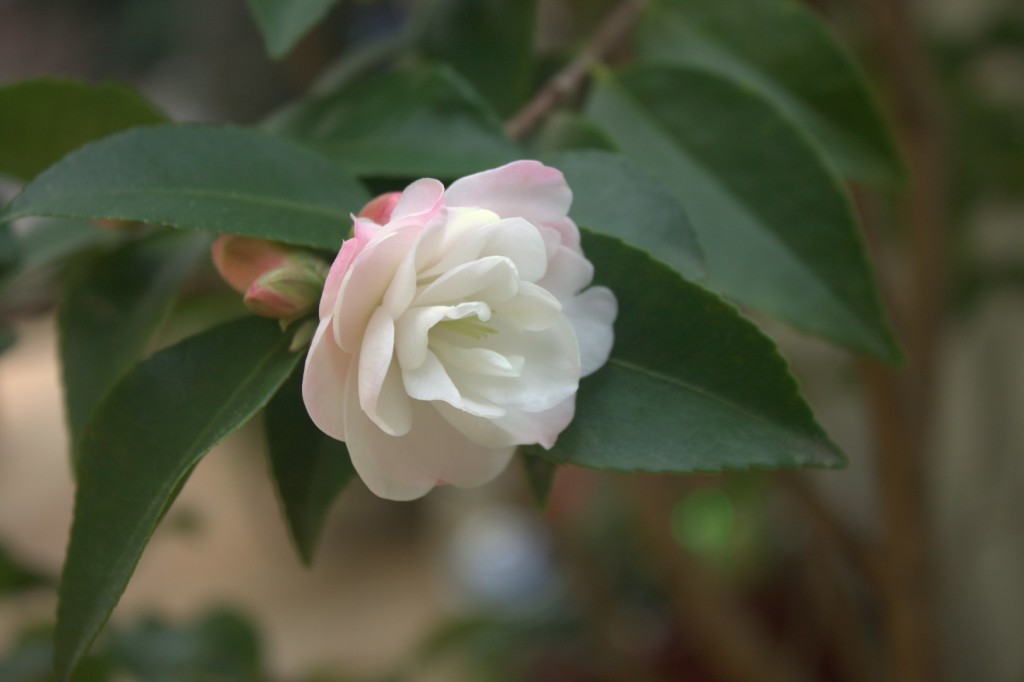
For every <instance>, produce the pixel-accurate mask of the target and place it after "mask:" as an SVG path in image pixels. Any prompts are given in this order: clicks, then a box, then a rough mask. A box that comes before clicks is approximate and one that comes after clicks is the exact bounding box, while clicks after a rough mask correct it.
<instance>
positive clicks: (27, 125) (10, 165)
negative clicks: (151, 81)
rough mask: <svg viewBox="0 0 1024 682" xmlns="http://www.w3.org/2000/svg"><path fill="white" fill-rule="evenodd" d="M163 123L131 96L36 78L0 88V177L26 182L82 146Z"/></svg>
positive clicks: (112, 88) (110, 87) (113, 87)
mask: <svg viewBox="0 0 1024 682" xmlns="http://www.w3.org/2000/svg"><path fill="white" fill-rule="evenodd" d="M166 120H167V118H166V117H165V116H164V115H163V114H162V113H160V112H159V111H157V109H156V108H154V107H153V105H152V104H150V103H149V102H148V101H147V100H146V99H145V98H143V97H142V96H141V95H139V94H138V93H137V92H135V91H134V90H131V89H129V88H126V87H124V86H122V85H117V84H115V83H100V84H97V85H90V84H88V83H81V82H78V81H72V80H62V79H55V78H40V79H36V80H29V81H23V82H21V83H15V84H14V85H8V86H6V87H3V88H0V174H7V175H10V176H11V177H13V178H16V179H18V180H23V181H28V180H31V179H32V178H33V177H35V176H36V174H38V173H39V172H40V171H42V170H43V169H44V168H46V167H47V166H49V165H50V164H52V163H54V162H55V161H57V160H58V159H60V158H61V157H62V156H64V155H65V154H67V153H68V152H70V151H72V150H73V149H77V148H78V147H80V146H82V145H83V144H85V143H86V142H91V141H93V140H98V139H99V138H101V137H106V136H107V135H110V134H111V133H115V132H117V131H119V130H123V129H125V128H132V127H134V126H142V125H153V124H156V123H163V122H165V121H166Z"/></svg>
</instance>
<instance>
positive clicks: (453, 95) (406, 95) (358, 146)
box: [265, 65, 521, 178]
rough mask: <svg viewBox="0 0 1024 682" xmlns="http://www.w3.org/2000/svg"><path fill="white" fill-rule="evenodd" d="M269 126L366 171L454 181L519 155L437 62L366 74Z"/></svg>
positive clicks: (458, 79)
mask: <svg viewBox="0 0 1024 682" xmlns="http://www.w3.org/2000/svg"><path fill="white" fill-rule="evenodd" d="M265 128H266V129H267V130H270V131H272V132H275V133H279V134H281V135H286V136H288V137H291V138H293V139H295V140H298V141H300V142H303V143H304V144H306V145H308V146H310V147H312V148H314V149H316V150H318V151H320V152H321V153H323V154H327V155H328V156H331V157H333V158H336V159H338V160H339V161H340V162H342V163H343V164H344V165H345V166H346V167H347V168H349V169H351V170H352V171H354V172H355V173H357V174H359V175H364V176H375V177H381V176H385V177H402V178H405V177H410V178H418V177H438V178H456V177H461V176H463V175H467V174H469V173H475V172H477V171H481V170H486V169H488V168H493V167H495V166H500V165H502V164H504V163H507V162H509V161H512V160H513V159H516V158H519V157H520V156H521V151H520V149H519V148H518V147H517V146H516V145H515V144H514V143H513V142H511V141H510V140H509V139H507V138H506V137H505V136H504V133H503V132H502V130H501V122H500V121H499V120H498V119H497V117H496V116H495V115H494V113H493V112H492V111H491V110H490V109H489V108H488V107H487V105H486V104H485V103H484V102H482V101H481V100H480V98H479V96H478V95H477V94H476V93H474V92H473V90H472V88H471V87H470V86H469V85H467V84H466V82H465V81H464V80H463V79H462V78H461V77H460V76H458V74H456V73H455V72H453V71H452V70H451V69H450V68H448V67H446V66H439V65H425V66H418V67H413V68H407V69H403V70H399V71H392V72H388V73H383V74H379V75H376V76H373V77H369V78H364V79H361V80H359V81H356V82H355V83H352V84H351V85H349V86H348V87H345V88H343V89H341V90H339V91H337V92H334V93H331V94H327V95H319V96H316V97H313V98H310V99H307V100H305V101H301V102H298V103H296V104H295V105H293V106H291V107H289V108H287V109H285V110H283V111H281V112H280V113H279V114H277V115H275V116H274V117H272V118H271V119H270V120H269V121H267V123H266V125H265Z"/></svg>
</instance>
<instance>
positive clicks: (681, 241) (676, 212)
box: [545, 151, 704, 279]
mask: <svg viewBox="0 0 1024 682" xmlns="http://www.w3.org/2000/svg"><path fill="white" fill-rule="evenodd" d="M545 162H546V163H548V164H550V165H552V166H554V167H555V168H558V169H559V170H561V171H562V172H563V173H564V174H565V178H566V180H567V181H568V182H569V187H571V188H572V193H573V199H572V208H571V210H570V211H569V214H570V215H571V216H572V218H573V219H574V220H575V221H576V222H577V223H579V224H580V225H586V226H587V227H589V228H591V229H593V230H597V231H599V232H604V233H605V234H610V235H612V236H615V237H618V238H619V239H622V240H624V241H626V242H629V243H630V244H635V245H636V246H639V247H641V248H643V249H644V250H646V251H649V252H650V253H653V254H657V256H658V259H659V260H662V261H664V262H666V263H668V264H669V265H671V266H672V267H674V268H675V269H676V270H678V271H679V272H681V273H682V274H683V275H684V276H685V277H689V278H690V279H699V278H700V277H702V276H703V275H704V254H703V253H702V252H701V249H700V245H699V244H698V243H697V235H696V234H695V233H694V231H693V227H692V226H691V225H690V221H689V219H688V218H687V217H686V211H685V210H684V209H683V206H682V204H681V203H680V201H679V199H678V198H677V197H676V196H675V195H674V194H673V193H672V192H670V191H669V190H668V188H666V187H665V185H663V184H662V183H661V182H660V181H659V180H658V179H657V178H655V177H654V176H652V175H651V174H650V173H649V172H647V171H646V170H644V168H642V167H641V166H639V165H638V164H636V163H634V162H633V161H631V160H630V159H627V158H626V157H624V156H621V155H620V154H611V153H608V152H600V151H577V152H563V153H561V154H552V155H550V156H547V157H545Z"/></svg>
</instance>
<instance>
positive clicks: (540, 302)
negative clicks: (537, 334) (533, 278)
mask: <svg viewBox="0 0 1024 682" xmlns="http://www.w3.org/2000/svg"><path fill="white" fill-rule="evenodd" d="M494 314H495V315H499V316H500V317H501V319H502V320H506V321H508V322H511V323H512V324H514V325H515V326H516V327H517V328H519V329H520V330H527V331H540V330H542V329H547V328H548V327H550V326H551V325H552V324H554V321H555V319H556V318H557V317H558V316H559V315H561V314H562V304H561V303H560V302H559V301H558V299H557V298H555V297H554V295H552V294H550V293H548V291H547V290H546V289H542V288H541V287H539V286H537V285H536V284H531V283H530V282H520V283H519V291H518V292H517V293H516V295H515V296H514V297H512V298H511V299H509V300H508V301H505V302H504V303H501V304H499V305H497V306H495V308H494Z"/></svg>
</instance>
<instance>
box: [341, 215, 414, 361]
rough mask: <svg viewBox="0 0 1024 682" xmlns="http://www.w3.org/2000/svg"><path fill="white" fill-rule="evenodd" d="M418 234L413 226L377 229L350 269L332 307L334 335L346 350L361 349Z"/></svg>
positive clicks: (351, 351) (355, 350) (350, 351)
mask: <svg viewBox="0 0 1024 682" xmlns="http://www.w3.org/2000/svg"><path fill="white" fill-rule="evenodd" d="M416 234H417V231H416V229H415V228H413V227H409V228H402V229H398V230H392V231H389V232H381V233H378V234H377V235H375V237H374V239H373V240H371V241H370V243H369V244H367V245H366V247H365V248H364V249H363V250H362V251H361V252H360V253H359V255H358V256H357V257H356V259H355V261H354V262H353V263H352V266H351V267H350V268H349V269H348V273H347V274H346V275H345V279H344V280H343V281H342V283H341V287H340V288H339V290H338V298H337V304H336V307H335V309H334V310H333V311H332V312H333V314H334V338H335V339H336V340H337V342H338V344H339V345H340V346H341V347H342V349H343V350H345V351H347V352H349V353H355V352H357V351H358V349H359V345H360V344H361V343H362V338H363V331H364V330H365V329H366V324H367V322H369V320H370V315H372V314H373V311H374V310H375V309H376V308H377V306H379V305H380V303H381V300H382V299H383V297H384V294H385V292H387V290H388V287H389V286H390V285H391V281H392V279H393V278H394V275H395V270H396V269H397V268H398V265H399V263H401V261H402V258H403V257H404V256H405V253H406V251H408V249H409V246H410V244H412V242H413V241H414V240H415V238H416Z"/></svg>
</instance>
